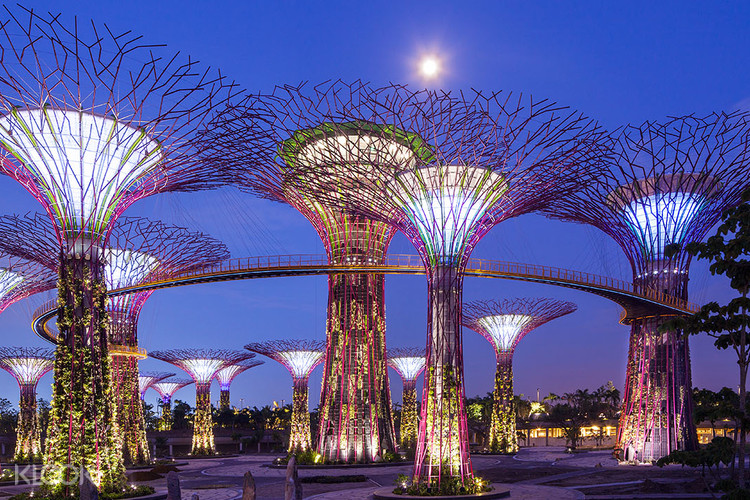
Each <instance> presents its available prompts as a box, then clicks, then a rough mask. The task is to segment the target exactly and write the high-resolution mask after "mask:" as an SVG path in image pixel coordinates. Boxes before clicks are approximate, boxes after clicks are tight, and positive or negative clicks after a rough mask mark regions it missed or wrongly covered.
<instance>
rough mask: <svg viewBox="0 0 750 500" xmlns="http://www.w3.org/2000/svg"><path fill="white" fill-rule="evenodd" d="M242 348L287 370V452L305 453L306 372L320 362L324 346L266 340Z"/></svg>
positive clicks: (315, 342)
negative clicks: (289, 414)
mask: <svg viewBox="0 0 750 500" xmlns="http://www.w3.org/2000/svg"><path fill="white" fill-rule="evenodd" d="M245 349H247V350H249V351H252V352H257V353H258V354H262V355H264V356H267V357H269V358H271V359H273V360H275V361H278V362H279V363H281V364H282V365H284V367H286V369H287V370H289V373H290V374H291V375H292V380H293V389H292V425H291V429H290V431H289V452H290V453H293V452H300V451H307V450H309V449H310V448H311V447H312V446H311V442H312V440H311V438H310V412H309V410H308V408H307V401H308V392H309V391H308V387H307V382H308V380H309V378H310V373H312V371H313V370H314V369H315V367H316V366H318V365H319V364H320V363H321V362H322V361H323V358H324V356H325V353H326V343H325V342H323V341H319V340H289V339H284V340H269V341H266V342H253V343H251V344H247V345H246V346H245Z"/></svg>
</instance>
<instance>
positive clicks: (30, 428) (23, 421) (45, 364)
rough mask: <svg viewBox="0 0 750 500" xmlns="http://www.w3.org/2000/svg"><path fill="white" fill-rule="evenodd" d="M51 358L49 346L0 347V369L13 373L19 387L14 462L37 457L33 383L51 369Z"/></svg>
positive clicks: (37, 434) (38, 437)
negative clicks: (45, 347) (46, 347)
mask: <svg viewBox="0 0 750 500" xmlns="http://www.w3.org/2000/svg"><path fill="white" fill-rule="evenodd" d="M54 360H55V357H54V353H53V352H52V351H51V350H49V349H39V348H32V347H0V368H2V369H4V370H5V371H7V372H8V373H10V374H11V375H13V378H15V379H16V381H17V382H18V387H19V388H20V389H21V400H20V403H19V405H18V406H19V412H18V425H17V426H16V451H15V454H14V459H15V460H17V461H31V460H35V459H38V458H40V457H41V454H42V444H41V439H40V433H39V417H38V414H37V411H36V386H37V384H38V383H39V379H41V378H42V377H43V376H44V374H45V373H48V372H49V371H50V370H52V367H53V366H54Z"/></svg>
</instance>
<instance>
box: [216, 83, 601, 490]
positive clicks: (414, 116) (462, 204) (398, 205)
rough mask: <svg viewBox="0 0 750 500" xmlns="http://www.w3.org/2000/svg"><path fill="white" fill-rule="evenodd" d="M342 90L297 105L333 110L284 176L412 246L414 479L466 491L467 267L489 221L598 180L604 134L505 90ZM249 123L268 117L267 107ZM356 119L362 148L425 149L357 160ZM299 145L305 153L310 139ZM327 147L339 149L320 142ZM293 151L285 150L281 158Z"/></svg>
mask: <svg viewBox="0 0 750 500" xmlns="http://www.w3.org/2000/svg"><path fill="white" fill-rule="evenodd" d="M342 94H343V95H337V88H336V87H334V88H332V89H328V88H326V89H320V90H319V91H317V93H316V94H315V95H314V96H313V97H312V98H307V99H306V100H303V102H304V103H305V104H307V105H308V106H309V107H310V108H314V105H313V104H310V103H315V102H318V101H320V102H331V103H335V108H336V109H335V110H332V111H331V112H330V113H328V114H326V116H325V117H324V118H325V123H324V126H319V128H318V129H315V130H316V132H318V133H319V134H323V137H324V139H321V140H319V141H317V143H315V145H314V146H315V147H313V146H310V147H308V148H307V149H306V150H305V151H307V152H308V153H309V155H308V157H306V158H309V160H307V159H305V160H304V161H298V162H297V163H296V164H295V165H294V169H295V175H294V176H292V175H287V179H290V178H292V179H298V178H302V177H303V175H304V182H299V181H296V182H295V189H299V190H300V191H302V192H308V191H310V192H313V193H315V195H316V196H317V197H319V198H320V199H323V200H324V201H325V202H326V203H328V204H330V206H339V207H341V208H343V209H346V210H347V211H349V212H354V213H358V214H360V215H361V216H364V217H369V218H371V219H376V220H382V221H385V222H387V223H389V224H390V225H391V226H393V227H396V228H398V229H399V230H401V231H402V232H403V233H404V234H405V235H406V236H407V237H408V238H409V239H410V240H411V241H412V244H413V245H414V246H415V247H416V248H417V251H418V252H419V254H420V256H421V257H422V260H423V263H424V266H425V270H426V274H427V282H428V296H429V298H428V304H429V305H428V339H427V349H426V356H427V368H426V372H425V386H424V394H423V398H422V410H421V419H420V431H419V437H418V441H417V449H416V457H415V474H414V480H415V481H416V482H417V483H432V482H440V481H441V479H442V478H447V477H453V478H457V479H458V480H459V481H461V482H462V483H463V484H464V485H466V482H467V481H472V477H473V474H472V469H471V460H470V458H469V449H468V444H469V443H468V430H467V423H466V412H465V409H464V406H463V405H464V403H463V402H464V388H463V385H464V384H463V356H462V349H461V328H460V319H461V318H460V316H461V294H462V289H463V270H464V268H465V266H466V264H467V261H468V259H469V257H470V255H471V252H472V250H473V249H474V247H475V246H476V244H477V243H478V242H479V240H480V239H481V238H482V236H484V235H485V234H486V233H487V232H488V231H489V230H490V229H491V228H492V227H493V226H495V225H496V224H498V223H499V222H502V221H503V220H505V219H508V218H510V217H515V216H518V215H521V214H525V213H528V212H532V211H535V210H538V209H540V208H542V207H544V206H546V205H547V204H548V203H549V202H550V201H551V200H553V199H556V198H558V197H561V196H564V195H565V194H567V193H569V192H571V191H575V190H576V189H577V188H579V186H580V185H582V184H585V183H586V182H587V181H588V179H589V178H590V177H592V176H593V175H595V173H594V171H595V170H596V167H597V160H598V158H599V156H600V155H601V146H600V144H599V142H598V140H599V139H600V135H601V133H600V132H599V130H598V127H597V126H596V124H595V123H594V122H592V121H591V120H588V119H586V118H584V117H582V116H580V115H578V114H577V113H575V112H572V111H570V110H569V109H567V108H564V107H561V106H558V105H557V104H554V103H551V102H549V101H546V100H541V101H534V100H532V99H530V98H523V97H520V96H513V95H511V94H506V93H496V94H492V95H490V96H484V95H482V94H480V93H476V92H471V93H468V94H461V95H456V96H453V95H450V94H444V93H437V92H431V91H419V92H409V91H407V90H406V89H404V88H402V87H395V88H394V87H390V88H386V89H381V90H379V91H374V92H372V93H365V92H359V93H358V94H357V98H356V99H352V98H351V97H350V96H349V95H348V92H343V93H342ZM288 100H289V99H286V100H285V99H281V98H279V99H278V102H279V104H281V103H285V104H286V103H287V101H288ZM231 115H232V113H231V112H230V113H228V115H227V116H226V119H227V120H231V119H232V116H231ZM282 116H283V115H282ZM254 119H255V120H256V121H260V120H263V119H266V118H264V112H263V109H262V108H261V111H260V112H258V111H257V110H256V116H255V118H254ZM268 119H270V118H268ZM353 121H355V122H357V123H361V122H363V121H364V122H367V123H368V124H369V126H368V128H367V130H368V132H369V136H368V138H367V140H366V141H362V142H367V143H370V144H378V141H390V143H391V144H392V143H393V141H394V140H396V139H394V138H399V137H401V138H402V139H401V140H402V141H406V142H408V143H409V144H410V145H411V146H412V147H414V146H415V145H423V146H422V148H423V149H424V150H425V153H424V154H410V155H409V154H405V151H404V148H402V147H397V146H394V147H391V148H382V149H377V146H376V147H375V150H376V151H378V153H379V154H380V155H381V157H380V158H372V157H371V158H370V159H371V161H370V162H359V163H357V162H352V161H350V155H351V151H352V150H354V151H357V150H359V149H360V148H361V147H362V146H361V145H360V142H361V141H360V137H361V136H360V135H352V133H351V123H352V122H353ZM401 131H404V132H401ZM404 137H406V138H407V139H403V138H404ZM419 138H421V139H419ZM297 140H298V141H300V147H301V148H304V146H305V144H306V142H305V141H307V142H309V141H310V138H309V133H308V134H302V135H300V137H298V138H297ZM423 141H426V143H429V146H424V144H425V142H423ZM396 142H398V141H397V140H396ZM327 143H333V144H338V145H340V146H339V147H335V148H334V147H331V148H321V147H320V145H321V144H327ZM290 149H291V146H289V145H285V148H284V150H283V151H282V154H283V153H284V151H288V150H290ZM407 151H409V152H410V151H413V148H409V149H407ZM228 161H236V159H235V160H233V159H232V158H228ZM320 165H325V166H326V168H320ZM297 171H299V172H297ZM305 174H306V175H305Z"/></svg>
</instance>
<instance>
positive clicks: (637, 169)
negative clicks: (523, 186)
mask: <svg viewBox="0 0 750 500" xmlns="http://www.w3.org/2000/svg"><path fill="white" fill-rule="evenodd" d="M749 130H750V114H748V113H741V112H736V113H731V114H726V113H713V114H711V115H708V116H705V117H696V116H692V115H691V116H685V117H679V118H669V119H667V120H665V121H663V122H645V123H643V124H641V125H639V126H628V127H625V128H624V129H623V130H622V131H620V132H618V133H615V134H613V135H612V137H611V138H610V140H611V142H610V149H611V151H610V153H609V157H608V159H609V167H610V168H609V170H608V171H606V172H604V173H602V175H600V176H598V177H596V178H595V179H592V182H590V183H586V184H585V185H584V186H583V189H582V190H581V191H579V192H577V193H574V194H571V195H570V196H567V197H560V198H559V199H557V200H555V202H554V203H553V204H552V205H551V207H550V208H549V209H547V210H545V211H546V212H547V213H548V215H550V216H551V217H555V218H561V219H564V220H573V221H577V222H582V223H586V224H591V225H593V226H595V227H597V228H599V229H600V230H602V231H603V232H605V233H606V234H608V235H609V236H611V237H612V238H613V239H614V240H615V241H616V242H617V243H618V244H619V245H620V247H622V249H623V251H624V252H625V254H626V255H627V257H628V260H629V261H630V262H631V264H632V266H633V270H634V272H635V273H636V274H640V273H643V272H648V271H652V269H651V265H652V264H653V263H655V262H659V261H663V260H665V256H664V248H665V247H666V246H667V245H669V244H678V245H682V244H684V243H687V242H691V241H700V240H701V239H702V238H703V237H704V236H705V234H706V233H707V232H708V230H710V229H711V228H712V227H713V226H714V225H715V224H716V223H717V222H718V221H719V219H720V217H721V213H722V212H723V211H724V210H725V209H726V208H728V207H731V206H734V205H737V204H739V203H740V202H741V194H742V191H743V190H744V189H745V188H746V186H747V183H746V182H745V180H746V179H747V178H748V176H749V175H750V144H748V141H747V134H748V131H749ZM669 261H670V262H671V266H670V267H671V268H672V269H673V270H674V272H678V271H679V272H686V271H687V266H688V264H689V261H690V256H689V254H687V252H684V251H679V252H677V253H676V254H675V255H674V256H672V257H671V258H670V259H669ZM653 271H654V272H661V269H655V270H653Z"/></svg>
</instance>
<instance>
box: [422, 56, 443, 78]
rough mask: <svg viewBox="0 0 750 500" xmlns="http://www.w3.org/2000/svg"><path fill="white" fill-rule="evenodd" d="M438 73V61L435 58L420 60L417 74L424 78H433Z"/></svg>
mask: <svg viewBox="0 0 750 500" xmlns="http://www.w3.org/2000/svg"><path fill="white" fill-rule="evenodd" d="M439 71H440V61H438V60H437V59H436V58H435V57H432V56H429V57H425V58H423V59H422V61H421V62H420V63H419V72H420V73H422V76H424V77H425V78H434V77H435V76H437V74H438V72H439Z"/></svg>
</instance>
